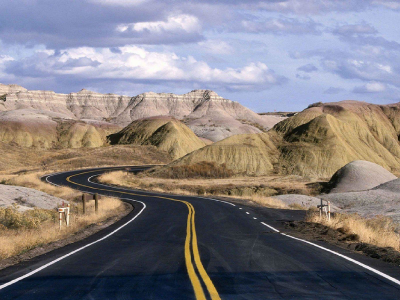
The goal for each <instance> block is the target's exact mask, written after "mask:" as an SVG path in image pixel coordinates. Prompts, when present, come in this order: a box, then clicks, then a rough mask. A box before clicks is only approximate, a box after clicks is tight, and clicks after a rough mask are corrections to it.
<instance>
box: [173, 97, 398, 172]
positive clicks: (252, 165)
mask: <svg viewBox="0 0 400 300" xmlns="http://www.w3.org/2000/svg"><path fill="white" fill-rule="evenodd" d="M399 135H400V104H392V105H375V104H369V103H366V102H359V101H342V102H337V103H326V104H323V103H318V104H314V105H311V106H310V107H309V108H307V109H305V110H304V111H302V112H300V113H298V114H296V115H294V116H292V117H290V118H287V119H285V120H283V121H281V122H280V123H278V124H276V125H275V126H274V128H273V129H272V130H270V131H269V132H268V133H263V134H248V135H241V136H240V137H236V136H234V137H231V138H228V139H226V140H223V141H220V142H218V143H214V144H212V145H209V146H207V147H205V148H203V149H200V150H197V151H195V152H193V153H191V154H190V155H188V156H186V157H184V158H182V159H180V160H178V161H176V162H173V165H185V164H192V163H193V162H196V161H209V162H215V163H224V162H226V163H227V166H228V167H229V168H232V170H234V171H235V172H239V173H240V172H245V173H247V174H259V175H261V174H271V173H277V174H295V175H301V176H308V177H314V178H328V177H331V176H332V175H333V174H334V173H335V172H336V171H337V170H338V169H340V168H341V167H343V166H344V165H346V164H348V163H349V162H352V161H355V160H365V161H370V162H373V163H376V164H378V165H380V166H382V167H384V168H385V169H387V170H389V171H391V172H394V173H398V172H399V171H400V144H399ZM257 141H263V142H257ZM238 149H240V150H238ZM252 156H256V157H258V158H257V159H252V158H251V157H252ZM238 166H242V167H238Z"/></svg>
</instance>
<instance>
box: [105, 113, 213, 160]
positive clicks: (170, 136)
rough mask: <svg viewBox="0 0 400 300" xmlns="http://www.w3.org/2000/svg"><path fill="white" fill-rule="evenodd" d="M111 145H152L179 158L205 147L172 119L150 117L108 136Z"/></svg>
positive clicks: (183, 125)
mask: <svg viewBox="0 0 400 300" xmlns="http://www.w3.org/2000/svg"><path fill="white" fill-rule="evenodd" d="M109 140H110V143H111V144H135V145H153V146H156V147H157V148H159V149H160V150H164V151H167V152H168V153H169V154H170V155H171V157H172V158H173V159H177V158H180V157H182V156H184V155H186V154H188V153H190V152H192V151H194V150H197V149H199V148H202V147H204V146H205V145H206V143H205V142H203V141H202V140H201V139H200V138H198V137H197V136H196V135H195V134H194V133H193V131H191V130H190V129H189V128H188V127H187V126H186V125H185V124H183V123H182V122H180V121H178V120H176V119H175V118H172V117H165V116H162V117H152V118H147V119H141V120H137V121H133V122H132V123H131V124H129V125H128V126H127V127H125V128H124V129H122V130H121V131H120V132H118V133H115V134H112V135H110V136H109Z"/></svg>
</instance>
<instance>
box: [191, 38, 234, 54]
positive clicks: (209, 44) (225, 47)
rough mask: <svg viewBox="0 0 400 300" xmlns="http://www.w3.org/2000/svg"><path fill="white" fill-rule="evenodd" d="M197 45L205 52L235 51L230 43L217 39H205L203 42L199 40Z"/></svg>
mask: <svg viewBox="0 0 400 300" xmlns="http://www.w3.org/2000/svg"><path fill="white" fill-rule="evenodd" d="M198 45H199V46H200V47H201V48H202V49H203V50H204V51H205V52H208V53H212V54H232V53H233V52H235V50H234V49H233V47H232V46H231V45H230V44H228V43H227V42H224V41H219V40H206V41H204V42H199V43H198Z"/></svg>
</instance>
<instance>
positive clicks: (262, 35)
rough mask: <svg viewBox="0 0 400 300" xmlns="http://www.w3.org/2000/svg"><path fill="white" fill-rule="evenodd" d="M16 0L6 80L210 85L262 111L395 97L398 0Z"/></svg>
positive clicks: (7, 4)
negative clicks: (317, 100)
mask: <svg viewBox="0 0 400 300" xmlns="http://www.w3.org/2000/svg"><path fill="white" fill-rule="evenodd" d="M21 2H23V3H21V5H15V3H14V2H13V1H4V3H2V4H3V5H2V9H1V10H0V20H1V22H0V81H2V82H5V83H9V82H16V83H21V84H26V85H27V87H29V88H37V89H40V88H43V86H44V87H46V88H52V89H58V90H62V91H72V90H74V89H76V87H81V88H82V87H93V88H94V89H98V90H104V89H105V87H108V88H109V90H108V91H109V92H118V91H121V90H123V91H127V92H128V93H132V94H133V93H135V92H138V90H137V89H139V88H140V89H141V90H140V91H139V92H143V91H146V90H160V89H163V91H168V92H180V91H187V90H189V89H191V88H193V87H195V88H213V89H217V91H224V92H225V93H226V95H225V96H226V97H231V98H234V99H235V97H236V99H243V101H244V104H249V105H254V107H253V109H256V110H261V111H263V110H270V109H272V108H277V109H279V107H278V106H281V108H280V109H285V108H284V107H285V106H286V107H287V109H288V110H293V109H295V108H292V107H291V106H295V107H296V109H300V108H301V107H304V106H306V105H307V104H308V103H309V102H310V101H313V100H314V98H318V97H320V98H321V100H324V99H326V100H327V101H333V100H341V99H339V97H346V98H357V99H358V98H361V100H367V101H372V102H374V101H386V102H389V101H395V100H399V101H400V94H399V91H400V43H399V42H398V33H397V27H398V26H397V25H399V23H400V21H398V20H400V18H399V14H400V3H399V2H398V1H391V0H310V1H303V0H264V1H260V0H246V1H245V0H230V1H228V0H222V1H211V0H204V1H195V0H186V1H183V0H175V1H160V0H82V1H61V0H23V1H21ZM382 20H384V21H385V22H382ZM388 24H390V26H389V25H388ZM132 86H135V90H133V89H132ZM377 99H379V100H377ZM277 100H279V101H277ZM253 103H254V104H253ZM268 105H271V106H272V108H267V107H268ZM256 106H259V107H260V108H258V107H256Z"/></svg>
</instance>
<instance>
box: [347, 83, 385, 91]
mask: <svg viewBox="0 0 400 300" xmlns="http://www.w3.org/2000/svg"><path fill="white" fill-rule="evenodd" d="M385 90H386V85H385V84H383V83H381V82H376V81H373V82H368V83H367V84H364V85H362V86H357V87H355V88H354V89H353V92H354V93H359V94H363V93H380V92H384V91H385Z"/></svg>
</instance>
